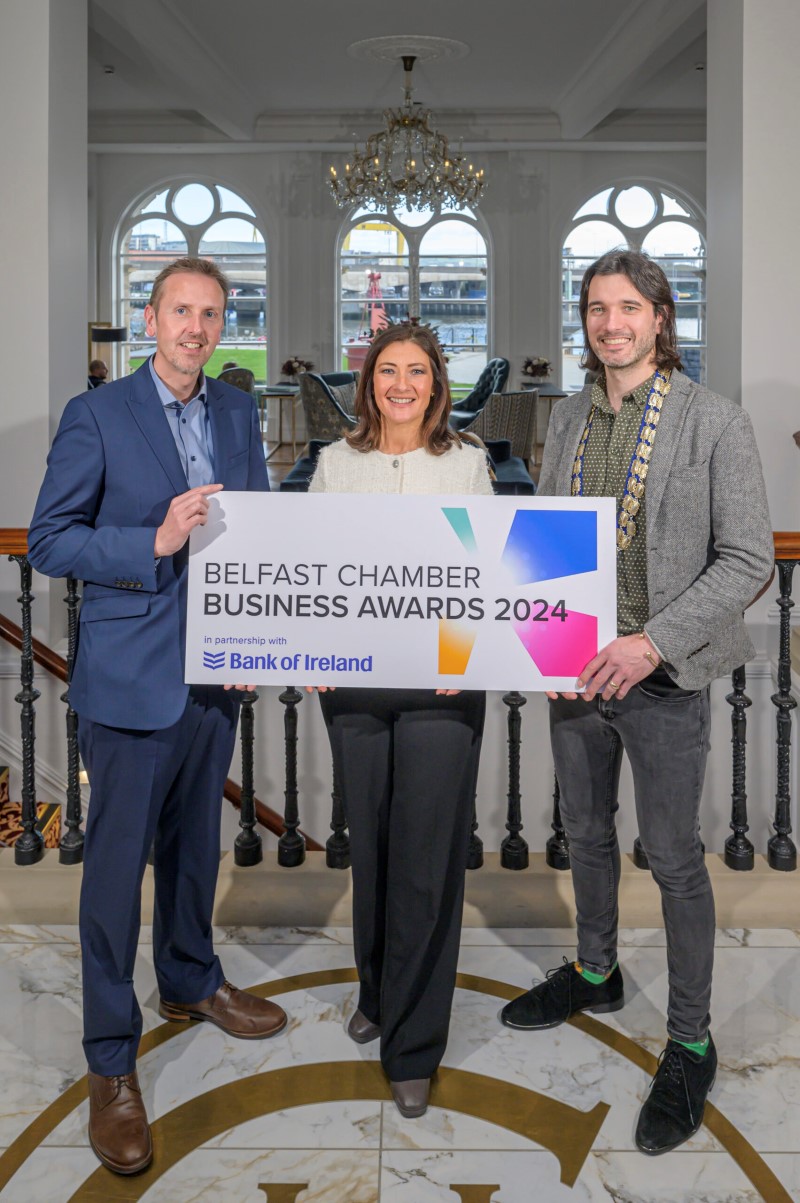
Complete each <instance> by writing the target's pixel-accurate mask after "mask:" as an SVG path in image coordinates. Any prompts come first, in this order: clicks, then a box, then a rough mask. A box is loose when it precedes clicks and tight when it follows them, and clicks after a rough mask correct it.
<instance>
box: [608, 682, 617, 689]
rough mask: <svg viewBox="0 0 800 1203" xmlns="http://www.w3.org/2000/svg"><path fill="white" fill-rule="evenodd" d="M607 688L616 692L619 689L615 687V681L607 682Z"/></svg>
mask: <svg viewBox="0 0 800 1203" xmlns="http://www.w3.org/2000/svg"><path fill="white" fill-rule="evenodd" d="M608 688H609V689H613V690H615V691H616V690H617V689H619V685H617V683H616V681H609V683H608Z"/></svg>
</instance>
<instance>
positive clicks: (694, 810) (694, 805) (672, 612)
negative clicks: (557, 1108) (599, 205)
mask: <svg viewBox="0 0 800 1203" xmlns="http://www.w3.org/2000/svg"><path fill="white" fill-rule="evenodd" d="M580 313H581V320H582V323H583V333H584V341H585V346H586V353H585V364H586V366H587V367H588V368H589V369H591V370H592V371H593V372H596V373H597V379H596V380H595V382H594V383H592V384H587V385H586V386H585V387H584V389H583V391H582V392H581V393H579V394H578V395H577V396H575V397H569V398H567V399H566V400H565V401H562V402H561V403H560V404H559V405H558V406H556V408H555V410H554V412H553V417H552V420H551V423H550V427H549V430H548V433H547V442H546V446H545V450H544V460H543V463H542V471H541V478H540V482H539V492H540V493H541V494H543V495H545V496H570V495H572V496H577V495H581V494H583V495H585V496H614V497H616V500H617V506H618V515H617V632H618V634H617V638H616V639H614V640H612V642H611V643H609V644H608V645H607V646H606V647H604V648H602V649H601V650H600V651H599V652H598V654H597V655H596V656H595V657H594V659H592V660H591V661H590V662H589V663H588V664H587V665H586V666H585V668H584V669H583V671H582V672H581V674H580V676H579V678H578V681H577V682H576V692H575V693H564V694H561V695H557V694H550V695H548V696H549V697H550V699H551V701H550V706H549V710H550V732H551V741H552V747H553V758H554V762H555V768H556V775H557V777H558V781H559V785H560V788H561V814H562V818H563V821H564V826H565V828H566V831H567V835H568V837H569V841H570V860H571V866H572V878H573V884H574V887H575V900H576V906H577V928H578V958H577V961H576V962H574V963H572V964H567V963H565V964H564V965H562V966H560V967H559V968H557V969H554V970H551V971H550V972H549V973H548V975H547V977H546V979H545V981H544V982H542V983H540V984H539V985H537V986H535V987H534V988H533V989H532V990H529V991H527V993H525V994H523V995H521V996H520V997H519V998H516V999H514V1000H513V1001H512V1002H510V1003H509V1004H508V1005H507V1006H506V1007H505V1008H504V1010H503V1013H502V1019H503V1022H504V1023H505V1024H506V1025H507V1026H508V1027H512V1028H522V1029H526V1030H538V1029H542V1028H550V1027H555V1026H556V1025H557V1024H559V1023H563V1022H564V1020H566V1019H567V1018H569V1016H570V1015H572V1014H574V1013H575V1012H576V1011H584V1010H586V1011H592V1012H594V1013H598V1012H609V1011H616V1010H619V1008H620V1007H622V1005H623V1002H624V989H623V981H622V975H621V973H620V969H619V966H618V964H617V922H618V907H617V897H618V889H619V875H620V853H619V846H618V843H617V836H616V829H615V813H616V811H617V806H618V803H617V788H618V783H619V773H620V765H621V760H622V754H623V752H625V753H626V754H627V756H628V759H629V761H630V765H631V769H632V772H633V780H634V793H635V803H636V817H637V821H638V826H639V835H640V839H641V841H642V844H643V846H644V850H645V852H646V854H647V858H648V861H649V864H650V869H651V871H652V873H653V877H654V878H655V880H656V882H657V883H658V886H659V888H660V890H661V901H662V912H663V915H664V927H665V931H666V937H667V961H668V967H669V1002H668V1008H667V1033H668V1040H667V1046H666V1050H665V1053H664V1055H663V1057H662V1060H661V1062H660V1066H659V1070H658V1072H657V1074H656V1076H655V1078H654V1079H653V1084H652V1087H651V1090H650V1093H649V1096H648V1098H647V1100H646V1101H645V1103H644V1105H643V1107H642V1110H641V1112H640V1115H639V1121H638V1125H637V1129H636V1143H637V1146H638V1147H639V1148H640V1149H641V1150H642V1151H643V1152H645V1153H651V1154H654V1153H663V1152H666V1151H667V1150H668V1149H673V1148H675V1147H676V1146H677V1145H679V1144H681V1143H682V1142H683V1141H684V1140H687V1139H688V1138H689V1137H690V1136H691V1135H692V1134H693V1133H694V1132H696V1131H697V1129H698V1127H699V1126H700V1124H701V1122H702V1118H703V1108H704V1105H705V1100H706V1096H707V1094H708V1091H709V1089H710V1088H711V1085H712V1083H713V1080H714V1074H715V1071H716V1064H717V1058H716V1052H715V1049H714V1044H713V1041H712V1039H711V1036H710V1034H709V1022H710V1019H709V1003H710V996H711V972H712V965H713V953H714V899H713V895H712V892H711V883H710V881H709V877H708V873H707V871H706V867H705V861H704V858H703V851H702V847H701V843H700V835H699V823H698V812H699V806H700V796H701V793H702V788H703V777H704V773H705V763H706V756H707V751H708V726H709V698H708V693H709V690H708V687H709V683H710V682H711V681H712V680H714V678H715V677H719V676H723V675H725V674H727V673H729V672H731V670H732V669H734V668H735V667H737V665H739V664H742V663H744V662H745V661H746V660H748V659H750V657H751V656H752V655H753V653H754V649H753V645H752V643H751V641H750V638H749V635H748V633H747V628H746V626H745V623H744V619H743V611H744V609H745V608H746V607H747V606H748V605H749V604H750V602H751V601H752V600H753V599H754V598H755V596H756V595H757V594H758V593H759V591H760V590H761V589H762V587H763V586H764V585H765V583H766V582H767V581H768V580H769V578H770V575H771V573H772V566H773V554H772V533H771V527H770V520H769V513H768V509H767V499H766V491H765V488H764V481H763V476H762V472H761V464H760V461H759V456H758V450H757V448H756V444H755V439H754V436H753V430H752V426H751V424H750V420H749V418H748V415H747V414H746V413H745V412H744V411H743V410H742V409H741V407H740V406H737V405H734V404H733V403H732V402H730V401H726V400H725V399H724V398H723V397H719V396H717V395H716V394H715V393H712V392H709V390H708V389H706V388H703V387H701V386H699V385H696V384H695V383H694V382H693V381H692V380H690V379H689V378H688V377H687V376H685V375H683V373H682V372H681V371H680V370H679V369H680V367H681V360H680V356H679V353H678V349H677V337H676V324H675V303H674V301H673V298H672V291H671V288H670V285H669V282H668V280H667V278H666V276H665V275H664V272H663V271H662V270H661V268H660V267H659V266H658V265H657V264H656V263H654V262H653V261H652V260H650V259H649V258H648V257H647V256H646V255H642V254H639V253H637V252H633V251H610V252H609V253H608V254H606V255H604V256H603V257H602V258H601V259H599V260H598V261H597V262H596V263H594V264H593V265H592V266H591V267H590V268H589V269H588V271H587V272H586V274H585V276H584V278H583V283H582V286H581V295H580ZM578 691H580V692H578Z"/></svg>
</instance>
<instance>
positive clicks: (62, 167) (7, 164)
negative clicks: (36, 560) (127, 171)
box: [0, 0, 87, 612]
mask: <svg viewBox="0 0 800 1203" xmlns="http://www.w3.org/2000/svg"><path fill="white" fill-rule="evenodd" d="M86 12H87V0H5V3H4V4H3V16H2V36H0V111H1V112H2V113H3V120H2V122H0V163H1V164H2V172H0V216H1V217H2V252H1V253H2V263H3V273H2V274H3V285H2V288H0V345H1V346H2V349H3V368H4V371H3V383H2V386H0V447H1V448H2V460H3V471H2V473H0V526H27V525H28V523H29V521H30V517H31V512H32V510H33V505H34V501H35V499H36V494H37V491H38V488H39V484H40V482H41V479H42V475H43V473H44V466H45V457H46V455H47V450H48V447H49V444H50V439H51V436H52V433H53V430H54V428H55V423H56V422H57V420H58V416H59V415H60V413H61V411H62V409H63V408H64V404H65V402H66V401H67V400H68V399H69V397H70V396H72V395H74V394H75V393H76V392H79V391H80V390H81V389H82V388H83V387H85V383H84V382H85V378H86V321H87V312H86V297H87V270H86V260H87V188H86V153H87V152H86V142H87V82H86V75H87V23H86ZM3 608H5V609H7V608H8V607H5V606H4V607H3ZM9 612H11V611H9Z"/></svg>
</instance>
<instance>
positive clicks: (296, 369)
mask: <svg viewBox="0 0 800 1203" xmlns="http://www.w3.org/2000/svg"><path fill="white" fill-rule="evenodd" d="M313 366H314V365H313V363H312V362H311V360H310V359H301V358H300V357H299V355H290V356H289V358H288V359H287V360H286V363H282V364H281V375H282V376H300V375H301V374H302V373H303V372H310V371H311V369H312V368H313Z"/></svg>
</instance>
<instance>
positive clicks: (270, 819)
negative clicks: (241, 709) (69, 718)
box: [0, 531, 323, 852]
mask: <svg viewBox="0 0 800 1203" xmlns="http://www.w3.org/2000/svg"><path fill="white" fill-rule="evenodd" d="M25 533H26V532H25V531H23V532H22V534H23V535H24V534H25ZM1 535H2V531H0V536H1ZM5 553H6V548H5V546H0V554H5ZM8 554H9V555H12V554H15V555H24V554H25V552H24V549H23V551H21V552H9V553H8ZM0 638H2V639H5V641H6V642H7V643H10V644H11V646H12V647H14V648H16V649H17V651H21V649H22V627H20V626H18V625H17V624H16V623H15V622H12V621H11V619H10V618H7V617H6V615H5V614H0ZM32 643H33V658H34V660H35V662H36V663H37V664H38V665H39V667H40V668H43V669H45V671H46V672H49V673H50V674H51V675H52V676H54V677H56V678H57V679H58V680H59V681H65V682H66V680H67V662H66V660H65V659H64V657H63V656H59V654H58V652H54V651H53V650H52V648H49V647H48V646H47V644H45V643H42V641H41V640H40V639H33V640H32ZM222 792H223V795H224V797H225V799H226V801H228V802H230V803H231V804H232V805H233V806H235V807H236V808H237V810H238V809H239V808H240V806H241V800H242V790H241V786H239V785H237V784H236V782H235V781H232V780H231V778H230V777H228V778H227V780H226V781H225V788H224V789H223V791H222ZM255 809H256V818H257V819H258V822H259V823H260V824H261V826H262V827H265V828H266V829H267V831H269V832H270V833H271V834H272V835H276V836H282V835H283V834H284V832H285V831H286V826H285V824H284V822H283V818H282V816H281V815H279V814H278V812H277V811H276V810H273V809H272V807H271V806H267V805H266V804H265V803H264V802H261V801H260V800H259V799H258V798H256V799H255ZM303 834H304V838H305V841H306V847H307V848H309V849H310V850H311V851H313V852H322V851H323V848H322V845H321V844H318V843H317V841H316V840H313V839H312V838H311V836H309V835H305V833H303Z"/></svg>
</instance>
